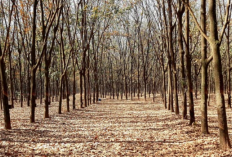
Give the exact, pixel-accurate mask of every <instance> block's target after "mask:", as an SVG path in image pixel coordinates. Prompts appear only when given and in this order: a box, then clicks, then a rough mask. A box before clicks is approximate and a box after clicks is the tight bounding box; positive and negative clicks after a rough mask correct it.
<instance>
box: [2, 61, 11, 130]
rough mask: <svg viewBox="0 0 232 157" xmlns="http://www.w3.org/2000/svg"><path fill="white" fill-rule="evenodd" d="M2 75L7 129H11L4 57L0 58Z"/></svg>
mask: <svg viewBox="0 0 232 157" xmlns="http://www.w3.org/2000/svg"><path fill="white" fill-rule="evenodd" d="M0 75H1V86H2V88H1V90H2V92H1V93H2V101H3V111H4V122H5V129H11V122H10V110H9V104H8V91H7V80H6V73H5V62H4V59H3V58H2V57H0Z"/></svg>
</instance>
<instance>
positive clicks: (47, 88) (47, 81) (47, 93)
mask: <svg viewBox="0 0 232 157" xmlns="http://www.w3.org/2000/svg"><path fill="white" fill-rule="evenodd" d="M44 74H45V80H44V87H45V88H44V90H45V91H44V93H45V99H44V102H45V105H44V108H45V112H44V118H49V85H48V84H49V63H48V61H47V60H46V59H45V67H44Z"/></svg>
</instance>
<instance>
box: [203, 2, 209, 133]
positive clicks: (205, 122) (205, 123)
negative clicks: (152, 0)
mask: <svg viewBox="0 0 232 157" xmlns="http://www.w3.org/2000/svg"><path fill="white" fill-rule="evenodd" d="M201 28H202V30H203V31H204V33H206V0H201ZM206 59H207V46H206V39H205V38H204V37H203V36H201V64H202V67H201V133H202V134H208V133H209V131H208V118H207V99H208V78H207V67H208V63H207V61H206Z"/></svg>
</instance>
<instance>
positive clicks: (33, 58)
mask: <svg viewBox="0 0 232 157" xmlns="http://www.w3.org/2000/svg"><path fill="white" fill-rule="evenodd" d="M226 3H227V4H226ZM193 6H194V7H193ZM0 8H1V9H0V27H1V31H0V34H1V38H0V56H1V57H0V74H1V89H2V92H1V97H2V99H1V104H2V105H3V111H4V119H5V128H6V129H11V123H10V112H9V109H10V108H12V107H14V105H15V103H14V102H15V100H19V101H18V102H20V103H19V104H20V106H21V107H23V105H24V104H27V106H30V108H31V115H30V122H31V123H33V122H35V107H36V99H40V103H41V104H42V103H44V107H45V113H44V118H48V117H49V104H51V102H52V101H59V108H58V113H59V114H61V113H62V99H63V98H65V99H66V106H67V111H68V112H69V111H70V102H69V97H70V95H71V93H72V97H73V101H72V108H73V109H75V108H76V104H77V103H76V101H75V95H76V93H77V92H78V93H80V102H78V104H79V107H82V108H83V107H87V106H88V105H90V104H91V103H95V102H97V101H98V99H99V97H105V96H106V95H110V97H111V98H117V99H119V98H121V99H122V98H123V97H124V98H126V99H134V97H137V98H138V99H139V98H140V97H142V96H144V98H145V99H146V98H147V95H149V96H151V94H152V95H153V98H155V94H156V93H161V95H162V98H163V102H164V106H165V108H167V109H169V110H171V111H172V112H175V113H176V114H180V110H179V108H180V106H181V108H182V111H181V114H182V117H183V119H187V101H188V103H189V117H190V125H192V124H193V123H194V122H195V116H194V98H193V97H194V95H193V94H194V93H193V91H195V97H196V98H197V93H198V91H199V90H201V113H202V119H201V128H202V133H203V134H207V133H209V131H208V120H207V103H208V95H209V93H210V92H214V93H215V95H216V105H217V111H218V122H219V132H220V145H221V147H222V148H223V149H227V148H230V140H229V136H228V127H227V120H226V110H225V99H224V93H225V91H226V92H227V95H228V107H231V82H230V81H231V78H230V71H231V66H230V57H231V55H230V53H231V51H230V48H231V47H230V40H229V39H230V35H231V34H230V27H231V25H230V21H231V1H230V0H228V2H225V0H209V1H208V3H207V2H206V0H201V3H200V2H195V1H194V2H189V0H168V1H165V0H162V1H156V2H153V1H152V0H125V1H120V0H104V1H101V0H96V1H92V0H67V1H64V0H29V1H25V0H10V1H6V0H2V1H1V2H0ZM223 15H225V16H223ZM219 32H220V33H219ZM207 34H209V35H207ZM199 43H200V44H199ZM199 45H200V46H199ZM209 52H210V53H209ZM222 60H225V62H222ZM199 76H201V77H199ZM178 78H180V79H178ZM200 78H201V79H200ZM223 79H224V80H226V81H224V82H225V83H223ZM209 90H210V92H208V91H209ZM179 102H181V105H179ZM9 103H10V104H11V105H9ZM2 105H1V107H2Z"/></svg>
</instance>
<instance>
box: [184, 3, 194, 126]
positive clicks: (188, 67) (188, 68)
mask: <svg viewBox="0 0 232 157" xmlns="http://www.w3.org/2000/svg"><path fill="white" fill-rule="evenodd" d="M186 3H187V4H189V0H186ZM189 32H190V30H189V11H188V10H186V31H185V40H186V51H185V62H186V74H187V85H188V91H187V93H188V99H189V100H188V102H189V115H190V122H189V124H190V125H192V123H194V122H195V114H194V104H193V83H192V79H191V74H192V73H191V55H190V52H189Z"/></svg>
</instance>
